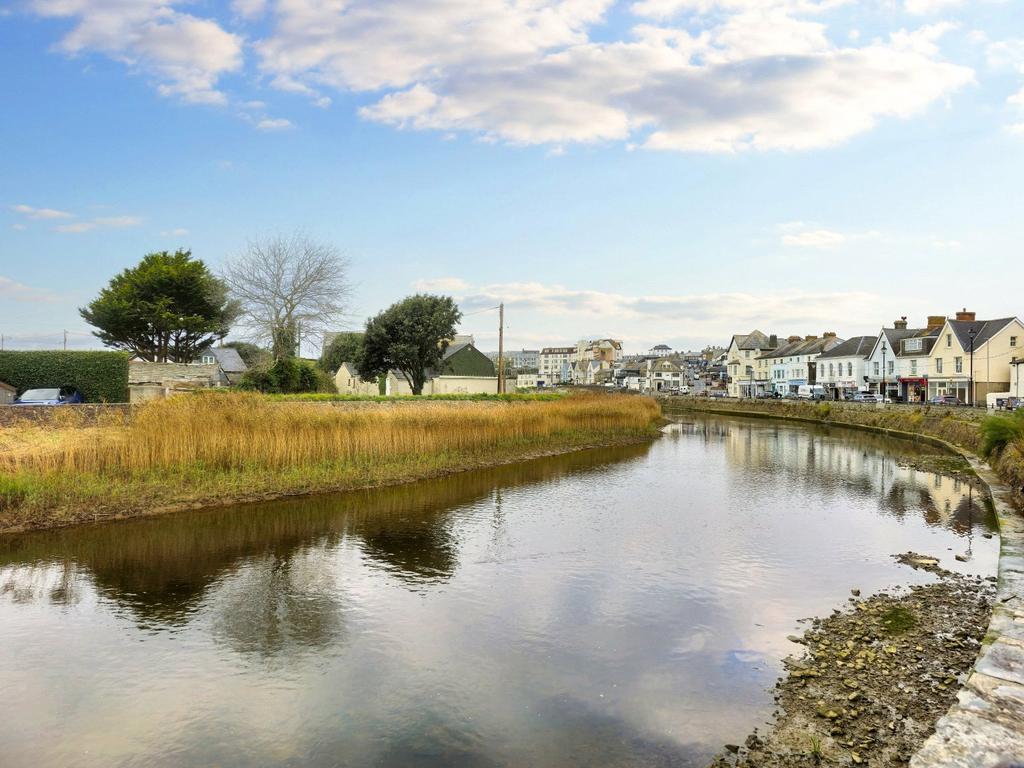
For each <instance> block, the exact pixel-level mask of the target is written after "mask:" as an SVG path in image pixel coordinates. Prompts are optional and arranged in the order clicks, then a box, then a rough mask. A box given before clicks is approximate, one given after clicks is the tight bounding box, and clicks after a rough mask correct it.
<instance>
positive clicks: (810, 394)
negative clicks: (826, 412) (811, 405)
mask: <svg viewBox="0 0 1024 768" xmlns="http://www.w3.org/2000/svg"><path fill="white" fill-rule="evenodd" d="M796 395H797V397H799V398H800V399H801V400H825V399H826V398H827V397H828V395H826V394H825V388H824V387H823V386H821V385H820V384H801V385H800V389H798V390H797V393H796Z"/></svg>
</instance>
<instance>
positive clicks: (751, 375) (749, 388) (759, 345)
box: [725, 330, 779, 397]
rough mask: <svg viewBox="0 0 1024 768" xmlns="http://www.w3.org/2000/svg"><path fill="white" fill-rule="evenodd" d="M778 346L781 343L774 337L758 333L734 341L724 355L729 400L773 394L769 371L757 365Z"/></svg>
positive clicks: (757, 331) (755, 331)
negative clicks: (770, 392)
mask: <svg viewBox="0 0 1024 768" xmlns="http://www.w3.org/2000/svg"><path fill="white" fill-rule="evenodd" d="M778 346H779V339H778V337H777V336H776V335H775V334H772V335H768V334H765V333H762V332H761V331H759V330H753V331H751V332H750V333H738V334H735V335H734V336H733V337H732V339H731V340H730V341H729V348H728V349H727V350H726V353H725V369H726V371H727V373H728V384H727V387H728V392H729V397H757V396H759V395H764V394H766V393H767V392H768V391H769V390H770V387H771V384H770V381H769V369H768V368H767V367H766V366H763V365H762V366H760V367H759V366H758V364H757V361H758V359H759V358H762V356H763V355H764V354H765V353H767V352H770V351H772V350H774V349H775V348H777V347H778Z"/></svg>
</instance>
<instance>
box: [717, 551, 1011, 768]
mask: <svg viewBox="0 0 1024 768" xmlns="http://www.w3.org/2000/svg"><path fill="white" fill-rule="evenodd" d="M897 559H898V560H899V561H900V562H902V563H904V564H905V565H908V566H909V567H912V568H922V569H924V570H928V571H931V572H932V573H935V574H936V575H937V576H938V577H939V580H938V581H937V582H936V583H934V584H926V585H923V586H914V587H911V588H910V589H909V590H901V591H898V592H897V591H894V592H891V593H889V592H882V593H879V594H877V595H872V596H870V597H868V598H864V599H862V598H861V597H860V592H859V591H858V590H857V589H854V590H853V597H851V598H850V600H849V604H848V605H847V606H846V608H845V609H844V610H842V611H836V612H835V613H833V614H832V615H831V616H828V617H826V618H824V619H814V620H813V622H812V623H811V626H810V627H809V628H808V629H807V630H806V632H804V634H803V635H801V636H799V637H798V636H792V637H790V640H791V641H792V642H794V643H796V644H799V645H802V646H804V647H805V649H806V650H805V652H804V653H803V654H802V655H799V656H793V657H790V658H788V659H786V667H787V669H788V674H787V676H786V677H784V678H783V679H781V680H780V681H779V682H778V683H777V685H776V693H775V700H776V703H777V705H778V707H779V711H778V712H777V713H776V714H777V717H776V721H775V723H774V726H773V727H772V728H771V729H770V730H769V731H767V732H766V733H764V734H760V735H759V734H758V733H757V732H755V733H752V734H751V735H750V736H749V737H748V738H747V740H746V741H745V742H744V744H743V745H732V746H730V747H727V748H726V750H725V751H724V752H723V753H722V754H721V755H720V756H719V757H718V758H717V759H716V760H715V762H714V763H713V768H726V767H727V766H728V767H729V768H733V767H737V768H746V767H750V768H753V767H754V766H765V767H767V766H773V767H776V768H796V767H798V766H809V765H819V764H823V765H869V766H901V765H906V764H907V763H908V762H909V760H910V759H911V756H912V755H913V754H914V753H915V752H916V751H917V750H918V749H919V748H920V747H921V745H922V744H923V743H924V741H925V739H927V738H928V736H930V735H931V733H932V732H933V730H934V723H935V721H936V720H938V719H939V718H940V717H941V716H942V715H943V714H945V712H946V711H947V710H948V709H949V708H950V707H951V706H952V705H953V704H954V703H955V702H956V696H957V689H958V687H959V685H958V681H959V680H960V679H961V677H962V676H964V675H965V674H966V673H967V672H968V671H969V670H970V668H971V666H972V664H973V663H974V658H975V656H977V653H978V649H979V648H980V646H981V640H982V638H983V636H984V634H985V629H986V627H987V625H988V618H989V613H990V611H991V607H992V601H993V596H994V593H995V585H994V584H993V583H991V582H994V581H995V579H991V581H986V580H983V579H982V578H981V577H977V576H973V577H972V576H964V575H961V574H956V573H952V572H950V571H947V570H945V569H943V568H941V567H940V566H939V561H938V560H937V559H935V558H929V557H927V556H921V555H917V554H915V553H906V554H905V555H901V556H900V557H898V558H897Z"/></svg>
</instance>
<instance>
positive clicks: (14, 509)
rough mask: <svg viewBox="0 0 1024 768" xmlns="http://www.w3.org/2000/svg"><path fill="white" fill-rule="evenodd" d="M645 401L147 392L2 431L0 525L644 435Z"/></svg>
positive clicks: (365, 480)
mask: <svg viewBox="0 0 1024 768" xmlns="http://www.w3.org/2000/svg"><path fill="white" fill-rule="evenodd" d="M659 419H660V410H659V408H658V405H657V404H656V403H655V402H654V401H652V400H650V399H648V398H637V397H625V396H615V395H600V396H599V395H579V396H572V397H562V398H557V399H554V400H535V401H519V400H515V401H485V402H472V401H454V402H431V403H424V404H422V406H420V405H417V404H415V403H403V404H402V405H401V406H399V407H391V408H389V407H386V406H385V405H378V406H376V407H374V408H372V409H366V408H346V407H343V404H340V403H332V404H330V405H325V404H318V403H300V402H296V403H281V402H271V401H269V400H267V399H266V398H264V397H262V396H260V395H255V394H216V395H196V396H184V397H178V398H173V399H169V400H164V401H157V402H153V403H149V404H147V405H145V406H141V407H139V408H137V409H133V410H132V412H131V413H130V414H129V415H128V416H124V415H116V416H112V417H111V418H110V419H106V420H104V419H100V420H98V421H93V422H90V423H81V424H80V423H76V417H75V415H74V414H73V413H70V412H69V413H68V414H67V415H66V416H64V417H62V419H60V420H58V421H56V422H51V423H46V424H36V423H32V422H26V423H25V424H19V425H14V426H10V427H7V428H5V429H3V430H0V532H13V531H20V530H28V529H35V528H50V527H58V526H64V525H71V524H75V523H79V522H87V521H96V520H105V519H116V518H125V517H136V516H141V515H149V514H157V513H163V512H171V511H176V510H182V509H194V508H197V507H204V506H215V505H223V504H230V503H236V502H247V501H258V500H264V499H272V498H280V497H284V496H293V495H302V494H312V493H324V492H336V491H345V490H354V489H359V488H370V487H375V486H383V485H395V484H399V483H405V482H411V481H414V480H420V479H424V478H429V477H437V476H439V475H444V474H450V473H454V472H461V471H466V470H470V469H478V468H482V467H489V466H496V465H500V464H504V463H509V462H514V461H522V460H526V459H531V458H537V457H541V456H545V455H552V454H557V453H564V452H568V451H574V450H581V449H585V448H592V447H598V446H605V445H615V444H623V443H629V442H637V441H641V440H648V439H651V438H652V437H653V436H655V435H656V434H657V426H658V422H659Z"/></svg>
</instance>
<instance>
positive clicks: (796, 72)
mask: <svg viewBox="0 0 1024 768" xmlns="http://www.w3.org/2000/svg"><path fill="white" fill-rule="evenodd" d="M838 4H840V3H837V2H831V1H823V2H812V1H811V0H724V1H723V0H648V1H647V2H641V3H636V4H634V5H633V6H632V8H633V10H634V12H636V13H638V14H640V15H642V16H646V17H652V18H656V19H664V18H668V17H671V16H672V15H673V14H676V13H679V12H684V11H685V12H690V13H704V12H712V11H714V13H712V14H711V15H709V16H708V17H707V19H703V20H702V23H701V24H700V25H697V26H693V25H691V26H689V27H688V26H686V25H685V24H680V25H679V26H672V25H671V23H666V24H662V25H652V24H650V23H647V22H646V21H640V20H639V19H638V22H637V24H636V25H635V26H634V27H633V28H632V30H631V32H630V34H629V36H628V38H627V39H622V40H617V41H597V40H593V39H591V38H590V30H591V28H592V27H594V26H595V25H597V24H598V23H599V22H600V21H601V20H602V19H603V18H604V15H605V14H606V13H607V11H608V10H609V8H610V7H611V2H610V1H609V0H564V1H562V2H557V1H556V0H536V1H535V2H530V3H515V4H510V3H504V2H496V1H495V2H480V1H479V0H383V1H382V0H351V1H350V2H346V3H338V2H333V1H332V0H289V2H287V3H279V4H278V5H277V7H276V13H275V17H274V18H275V26H274V30H273V32H272V34H271V35H270V36H269V37H267V38H266V39H264V40H262V41H259V42H258V43H256V45H255V47H256V49H257V50H258V52H259V55H260V57H261V67H262V68H263V70H264V71H265V72H266V73H267V74H268V75H269V76H270V77H271V78H272V80H271V82H272V84H273V85H274V86H275V87H278V88H283V89H285V90H290V91H304V90H305V89H308V90H309V91H310V92H312V93H318V92H319V91H318V89H320V88H324V87H332V88H336V89H339V90H345V91H365V92H375V91H384V93H383V95H382V96H381V97H380V98H378V99H377V100H376V101H375V102H373V103H371V104H369V105H367V106H365V107H364V108H363V109H362V110H360V114H361V115H362V116H363V117H364V118H366V119H368V120H373V121H377V122H382V123H386V124H389V125H394V126H396V127H399V128H408V129H417V130H437V131H441V132H444V133H446V132H450V131H465V132H470V133H473V134H476V135H478V136H480V137H482V138H484V139H487V140H500V141H507V142H511V143H519V144H538V143H552V144H556V145H560V144H566V143H569V142H599V141H612V140H613V141H628V142H630V143H639V144H640V145H641V146H645V147H648V148H652V149H670V150H684V151H698V152H735V151H740V150H747V149H805V148H811V147H823V146H829V145H833V144H836V143H839V142H842V141H845V140H847V139H849V138H851V137H852V136H855V135H857V134H860V133H863V132H865V131H868V130H870V129H871V128H872V127H874V126H875V124H876V123H877V122H878V120H880V119H882V118H886V117H896V118H909V117H911V116H913V115H916V114H918V113H920V112H921V111H923V110H924V109H926V108H927V107H928V106H929V105H930V104H933V103H935V102H936V101H938V100H939V99H941V98H942V97H944V96H947V95H948V94H950V93H952V92H953V91H955V90H956V89H958V88H960V87H962V86H964V85H965V84H967V83H969V82H971V81H972V79H973V73H972V71H971V70H970V69H968V68H966V67H963V66H958V65H955V64H951V63H948V62H945V61H943V60H942V59H941V57H940V55H939V51H938V47H937V45H936V44H935V41H936V39H937V38H938V36H939V35H941V34H942V33H943V32H944V31H945V30H946V29H948V26H943V25H934V26H931V27H924V28H922V29H919V30H916V31H911V32H905V31H900V32H897V33H894V34H893V35H891V36H890V37H889V38H888V39H876V40H873V41H871V42H870V43H868V44H866V45H863V46H860V47H855V46H849V47H839V46H837V45H836V44H834V43H832V42H831V41H830V39H829V36H828V34H827V31H828V30H827V27H826V25H825V23H824V22H823V21H821V20H820V16H821V15H822V13H823V12H824V11H826V10H828V9H829V8H832V7H835V6H836V5H838ZM808 15H810V16H812V17H813V18H807V16H808ZM691 28H692V29H699V30H700V31H694V32H691V31H689V30H690V29H691Z"/></svg>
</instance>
